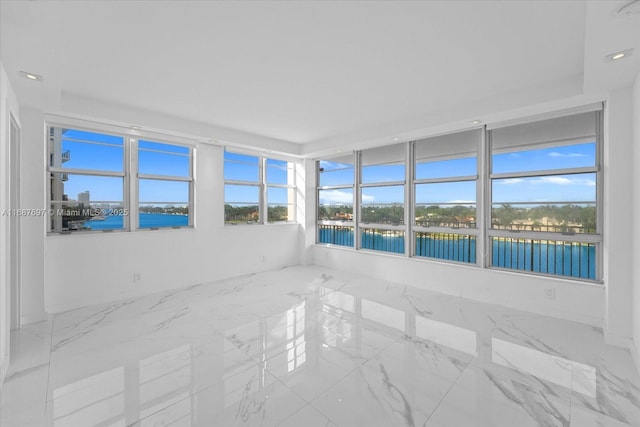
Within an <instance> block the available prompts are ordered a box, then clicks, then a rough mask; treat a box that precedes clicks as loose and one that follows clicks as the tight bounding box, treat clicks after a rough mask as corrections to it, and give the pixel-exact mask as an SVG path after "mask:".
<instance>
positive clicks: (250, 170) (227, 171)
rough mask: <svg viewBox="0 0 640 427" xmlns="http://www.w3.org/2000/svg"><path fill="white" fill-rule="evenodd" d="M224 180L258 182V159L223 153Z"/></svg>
mask: <svg viewBox="0 0 640 427" xmlns="http://www.w3.org/2000/svg"><path fill="white" fill-rule="evenodd" d="M224 179H225V180H234V181H248V182H258V181H259V180H260V163H259V160H258V157H255V156H245V155H243V154H236V153H230V152H228V151H225V152H224Z"/></svg>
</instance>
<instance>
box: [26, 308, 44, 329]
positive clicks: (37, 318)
mask: <svg viewBox="0 0 640 427" xmlns="http://www.w3.org/2000/svg"><path fill="white" fill-rule="evenodd" d="M44 320H47V313H46V312H44V311H42V312H39V313H29V314H23V315H22V316H20V324H21V325H22V326H24V325H30V324H31V323H37V322H42V321H44Z"/></svg>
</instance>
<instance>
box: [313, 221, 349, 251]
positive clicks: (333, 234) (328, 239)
mask: <svg viewBox="0 0 640 427" xmlns="http://www.w3.org/2000/svg"><path fill="white" fill-rule="evenodd" d="M353 236H354V235H353V226H351V227H348V226H342V225H320V224H318V243H327V244H332V245H340V246H350V247H353Z"/></svg>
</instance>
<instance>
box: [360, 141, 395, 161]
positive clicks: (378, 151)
mask: <svg viewBox="0 0 640 427" xmlns="http://www.w3.org/2000/svg"><path fill="white" fill-rule="evenodd" d="M405 149H406V144H396V145H388V146H385V147H379V148H371V149H369V150H364V151H363V152H362V166H371V165H390V164H399V163H404V159H405Z"/></svg>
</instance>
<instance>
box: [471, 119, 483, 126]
mask: <svg viewBox="0 0 640 427" xmlns="http://www.w3.org/2000/svg"><path fill="white" fill-rule="evenodd" d="M480 123H482V122H481V121H480V120H473V121H471V124H472V125H479V124H480Z"/></svg>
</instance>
